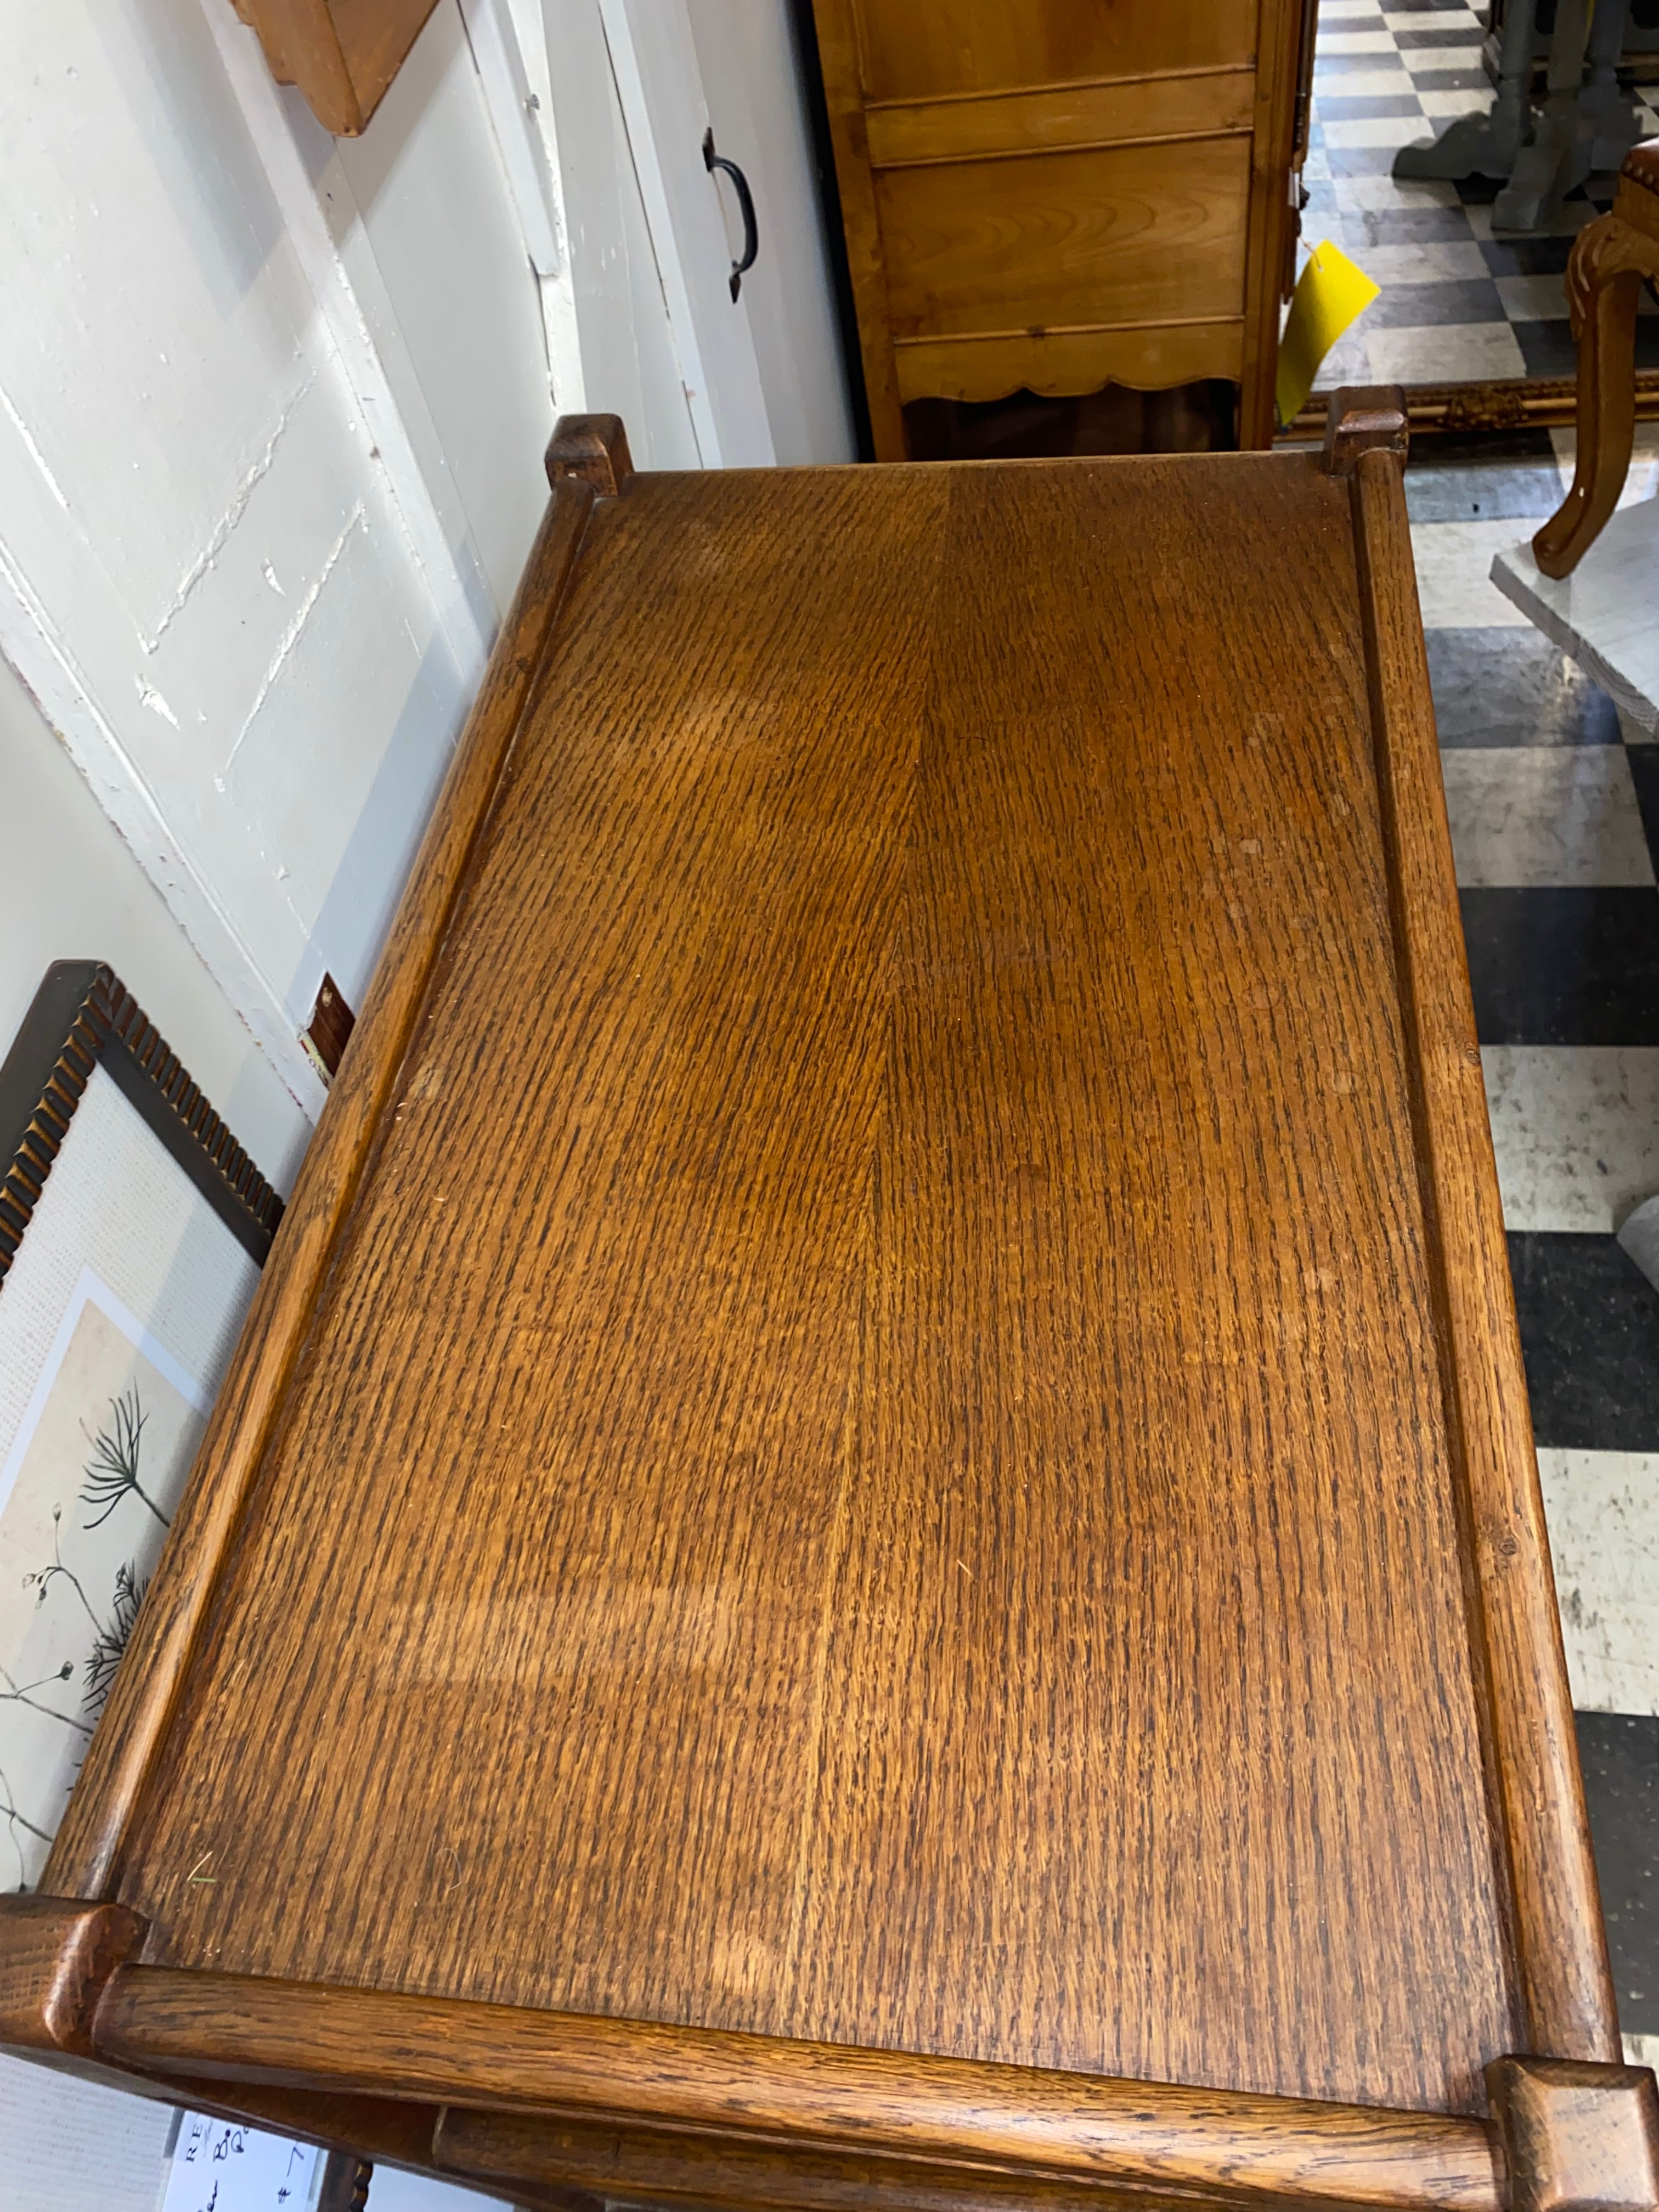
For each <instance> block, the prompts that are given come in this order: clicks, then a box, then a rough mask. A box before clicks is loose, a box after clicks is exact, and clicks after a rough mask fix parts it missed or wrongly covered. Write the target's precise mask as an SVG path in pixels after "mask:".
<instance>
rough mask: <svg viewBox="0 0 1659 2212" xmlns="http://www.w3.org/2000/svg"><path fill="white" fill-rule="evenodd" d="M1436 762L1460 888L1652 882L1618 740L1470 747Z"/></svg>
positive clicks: (1633, 793) (1632, 787)
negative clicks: (1443, 788)
mask: <svg viewBox="0 0 1659 2212" xmlns="http://www.w3.org/2000/svg"><path fill="white" fill-rule="evenodd" d="M1441 766H1442V769H1443V773H1444V776H1445V781H1446V811H1447V814H1448V816H1449V818H1450V822H1451V834H1452V851H1453V853H1454V854H1455V856H1456V860H1457V880H1458V883H1459V884H1461V885H1463V886H1466V887H1468V888H1471V889H1473V888H1474V887H1477V886H1509V887H1511V888H1514V889H1516V890H1528V889H1532V890H1540V889H1546V888H1551V887H1560V888H1566V887H1569V886H1576V887H1577V888H1579V889H1589V888H1591V887H1592V886H1594V885H1596V884H1610V885H1611V884H1651V883H1652V881H1653V862H1652V861H1651V860H1650V858H1649V856H1648V841H1647V837H1646V835H1645V833H1644V829H1643V827H1642V814H1641V809H1640V808H1639V807H1638V805H1637V802H1636V786H1635V784H1634V782H1633V781H1632V777H1631V770H1630V763H1629V762H1628V761H1627V760H1626V757H1625V749H1624V747H1623V746H1622V745H1530V746H1517V747H1509V746H1497V745H1470V746H1465V747H1459V748H1455V749H1453V750H1448V751H1446V752H1444V753H1443V754H1442V756H1441Z"/></svg>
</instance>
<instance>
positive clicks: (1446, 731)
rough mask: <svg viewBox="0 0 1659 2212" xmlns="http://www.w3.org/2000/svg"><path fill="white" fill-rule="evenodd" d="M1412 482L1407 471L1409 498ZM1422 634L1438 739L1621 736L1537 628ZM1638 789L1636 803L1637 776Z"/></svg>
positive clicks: (1601, 695)
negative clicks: (1425, 645) (1426, 646)
mask: <svg viewBox="0 0 1659 2212" xmlns="http://www.w3.org/2000/svg"><path fill="white" fill-rule="evenodd" d="M1411 481H1412V480H1411V474H1410V471H1407V477H1406V489H1407V498H1408V499H1409V498H1410V496H1411ZM1425 637H1426V639H1427V642H1428V648H1429V682H1430V684H1431V686H1432V688H1433V691H1434V716H1435V722H1436V726H1437V728H1438V730H1439V732H1440V742H1441V744H1442V745H1443V746H1452V745H1598V744H1599V745H1616V744H1619V743H1620V738H1621V737H1622V735H1623V732H1622V731H1621V729H1620V722H1619V715H1618V710H1617V709H1616V708H1615V707H1614V705H1613V701H1612V700H1611V699H1610V698H1609V697H1608V696H1607V693H1606V692H1605V691H1604V690H1602V689H1601V685H1600V684H1597V683H1595V682H1594V681H1593V680H1592V679H1591V678H1589V676H1587V675H1586V674H1585V673H1584V671H1583V669H1582V668H1580V666H1579V665H1578V663H1577V661H1576V660H1571V659H1569V658H1568V657H1567V655H1566V654H1565V653H1563V652H1562V651H1561V649H1560V647H1559V646H1557V645H1554V644H1553V643H1552V642H1551V641H1550V640H1549V639H1548V638H1547V637H1546V636H1545V635H1543V633H1542V631H1541V630H1528V631H1527V632H1524V633H1522V632H1520V631H1516V630H1508V629H1431V630H1428V631H1426V632H1425ZM1635 773H1636V771H1635V770H1634V769H1632V775H1635ZM1636 795H1637V799H1638V802H1639V801H1640V799H1641V798H1642V786H1641V783H1640V781H1638V783H1637V789H1636ZM1649 849H1650V850H1651V849H1652V847H1651V842H1650V848H1649Z"/></svg>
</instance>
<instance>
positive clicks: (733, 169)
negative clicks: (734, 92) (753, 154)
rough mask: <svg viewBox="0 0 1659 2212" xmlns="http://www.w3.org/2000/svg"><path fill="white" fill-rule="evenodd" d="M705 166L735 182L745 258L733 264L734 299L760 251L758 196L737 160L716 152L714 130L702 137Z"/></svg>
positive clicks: (733, 187) (734, 189) (704, 133)
mask: <svg viewBox="0 0 1659 2212" xmlns="http://www.w3.org/2000/svg"><path fill="white" fill-rule="evenodd" d="M702 166H703V167H704V168H705V169H707V170H708V173H709V174H710V175H711V176H712V175H713V174H714V171H715V170H716V169H724V170H725V172H726V175H727V176H728V177H730V178H731V179H732V191H735V192H736V194H737V196H738V213H739V214H740V215H741V216H742V217H743V258H742V260H741V261H734V262H733V263H732V298H733V299H734V300H735V299H736V298H737V296H738V293H739V292H740V291H742V289H743V272H744V270H745V269H752V268H753V267H754V265H755V256H756V255H757V253H758V252H760V232H759V231H758V230H757V228H756V226H755V196H754V194H753V193H752V192H751V191H750V189H749V179H748V178H747V177H745V176H744V173H743V171H742V170H741V169H740V168H739V167H738V165H737V163H736V162H735V161H727V160H726V156H725V155H724V154H717V153H716V152H715V151H714V132H713V131H712V130H710V131H704V132H703V134H702Z"/></svg>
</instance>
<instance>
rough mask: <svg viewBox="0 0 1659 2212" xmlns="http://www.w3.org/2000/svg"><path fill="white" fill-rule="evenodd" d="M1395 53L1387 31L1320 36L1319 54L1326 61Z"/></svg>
mask: <svg viewBox="0 0 1659 2212" xmlns="http://www.w3.org/2000/svg"><path fill="white" fill-rule="evenodd" d="M1395 51H1396V49H1395V43H1394V40H1392V39H1391V38H1390V37H1389V33H1388V32H1387V30H1386V29H1384V30H1381V31H1322V32H1321V33H1320V34H1319V52H1320V55H1321V57H1322V58H1325V59H1329V58H1332V57H1333V56H1336V57H1345V56H1346V55H1349V54H1392V53H1394V52H1395Z"/></svg>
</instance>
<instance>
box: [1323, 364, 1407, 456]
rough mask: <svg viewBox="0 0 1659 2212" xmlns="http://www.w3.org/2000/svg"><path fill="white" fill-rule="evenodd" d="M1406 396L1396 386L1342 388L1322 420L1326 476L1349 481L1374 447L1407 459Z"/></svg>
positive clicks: (1370, 385)
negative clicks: (1364, 456) (1361, 460)
mask: <svg viewBox="0 0 1659 2212" xmlns="http://www.w3.org/2000/svg"><path fill="white" fill-rule="evenodd" d="M1407 436H1408V433H1407V427H1406V395H1405V393H1404V392H1402V391H1401V388H1400V386H1398V385H1397V384H1369V385H1352V386H1343V388H1342V390H1341V391H1340V392H1334V393H1333V395H1332V398H1331V405H1330V411H1329V412H1328V415H1327V416H1326V417H1325V453H1324V466H1325V470H1326V473H1327V474H1328V475H1330V476H1334V477H1351V476H1352V474H1353V472H1354V471H1355V470H1356V469H1357V468H1358V465H1359V456H1360V455H1361V454H1362V453H1370V452H1372V451H1374V450H1375V449H1376V448H1377V447H1381V448H1382V449H1383V452H1385V453H1395V454H1397V455H1398V456H1399V458H1400V459H1401V461H1404V459H1405V458H1406V451H1407Z"/></svg>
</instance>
